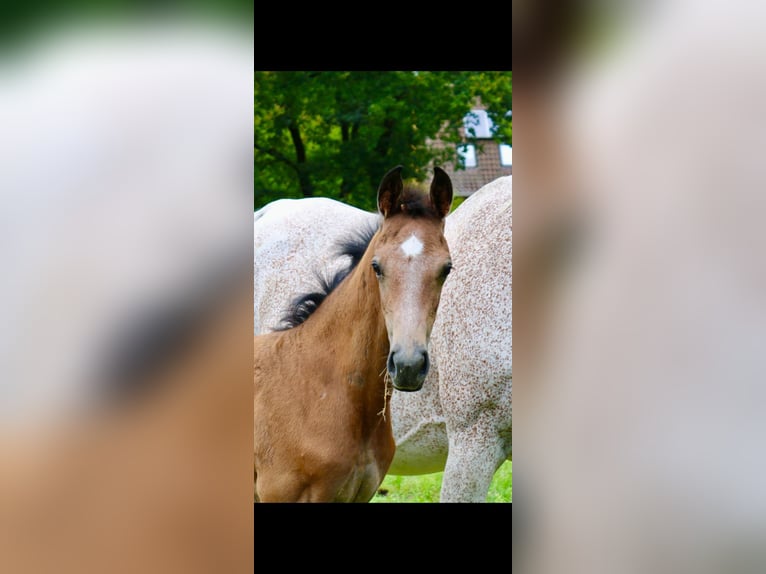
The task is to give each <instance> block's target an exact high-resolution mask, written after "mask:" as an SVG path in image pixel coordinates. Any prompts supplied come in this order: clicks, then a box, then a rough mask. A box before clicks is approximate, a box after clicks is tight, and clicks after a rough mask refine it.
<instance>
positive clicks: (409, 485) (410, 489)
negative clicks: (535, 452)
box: [370, 461, 513, 502]
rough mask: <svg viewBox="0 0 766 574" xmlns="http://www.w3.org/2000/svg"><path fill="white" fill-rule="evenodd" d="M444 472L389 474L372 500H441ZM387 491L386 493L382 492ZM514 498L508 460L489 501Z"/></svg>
mask: <svg viewBox="0 0 766 574" xmlns="http://www.w3.org/2000/svg"><path fill="white" fill-rule="evenodd" d="M443 474H444V473H443V472H436V473H434V474H423V475H418V476H393V475H390V474H389V475H387V476H386V478H384V479H383V483H382V484H381V485H380V488H379V489H378V493H377V494H376V495H375V496H374V497H373V498H372V500H371V501H370V502H439V491H440V490H441V485H442V475H443ZM381 492H385V494H381ZM512 500H513V462H511V461H506V462H505V463H503V464H502V465H501V466H500V468H499V469H498V470H497V472H496V473H495V477H494V479H493V480H492V484H491V485H490V487H489V494H488V495H487V502H511V501H512Z"/></svg>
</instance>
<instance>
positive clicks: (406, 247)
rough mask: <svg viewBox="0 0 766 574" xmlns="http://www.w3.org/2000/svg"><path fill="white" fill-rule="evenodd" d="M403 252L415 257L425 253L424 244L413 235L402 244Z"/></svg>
mask: <svg viewBox="0 0 766 574" xmlns="http://www.w3.org/2000/svg"><path fill="white" fill-rule="evenodd" d="M402 251H404V254H405V255H407V256H409V257H415V256H416V255H420V254H421V253H423V243H422V242H421V241H420V239H418V238H417V237H415V234H414V233H413V234H412V235H410V238H409V239H408V240H407V241H405V242H404V243H402Z"/></svg>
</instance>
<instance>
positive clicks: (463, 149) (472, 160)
mask: <svg viewBox="0 0 766 574" xmlns="http://www.w3.org/2000/svg"><path fill="white" fill-rule="evenodd" d="M457 154H458V155H459V156H460V159H461V160H462V161H463V165H464V166H465V167H476V146H475V145H473V144H464V145H459V146H457Z"/></svg>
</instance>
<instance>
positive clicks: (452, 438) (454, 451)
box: [440, 423, 511, 502]
mask: <svg viewBox="0 0 766 574" xmlns="http://www.w3.org/2000/svg"><path fill="white" fill-rule="evenodd" d="M510 457H511V447H510V440H508V441H506V440H504V435H503V433H499V432H498V430H497V427H496V425H494V424H481V423H480V424H477V425H475V426H472V427H466V428H464V429H453V430H452V431H450V432H449V455H448V456H447V465H446V467H445V469H444V477H443V479H442V488H441V496H440V502H486V500H487V493H488V491H489V487H490V484H491V483H492V478H493V477H494V475H495V472H496V471H497V469H498V468H500V465H501V464H503V463H504V462H505V461H506V460H509V459H510Z"/></svg>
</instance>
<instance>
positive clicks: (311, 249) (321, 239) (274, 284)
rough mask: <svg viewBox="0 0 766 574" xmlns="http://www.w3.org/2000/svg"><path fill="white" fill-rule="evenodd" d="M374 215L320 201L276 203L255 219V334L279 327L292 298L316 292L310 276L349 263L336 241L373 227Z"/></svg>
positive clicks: (317, 199) (376, 217)
mask: <svg viewBox="0 0 766 574" xmlns="http://www.w3.org/2000/svg"><path fill="white" fill-rule="evenodd" d="M377 219H378V216H377V214H374V213H370V212H367V211H364V210H361V209H358V208H356V207H353V206H351V205H347V204H345V203H342V202H340V201H335V200H333V199H328V198H324V197H316V198H305V199H280V200H277V201H274V202H272V203H269V204H268V205H266V206H264V207H263V208H261V209H260V210H258V211H256V212H255V213H254V215H253V235H254V244H253V246H254V259H253V272H254V278H253V288H254V317H255V326H254V332H255V333H256V334H257V333H265V332H268V331H270V330H272V329H274V328H275V327H277V326H278V324H279V321H280V319H281V318H282V316H283V315H284V313H285V310H286V308H287V305H288V304H289V302H290V301H292V300H293V299H294V298H295V297H296V296H298V295H300V294H301V293H305V292H307V291H312V290H314V289H315V288H316V284H315V283H314V281H313V280H314V274H315V273H322V274H325V275H331V274H332V273H334V272H335V271H337V270H338V269H340V268H341V267H343V266H345V265H347V264H348V263H349V259H348V258H347V257H339V256H337V253H336V251H337V245H336V244H337V241H338V240H339V239H341V238H343V237H345V236H347V234H348V232H349V231H350V230H356V229H364V228H365V226H367V225H369V224H371V223H375V222H377Z"/></svg>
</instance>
